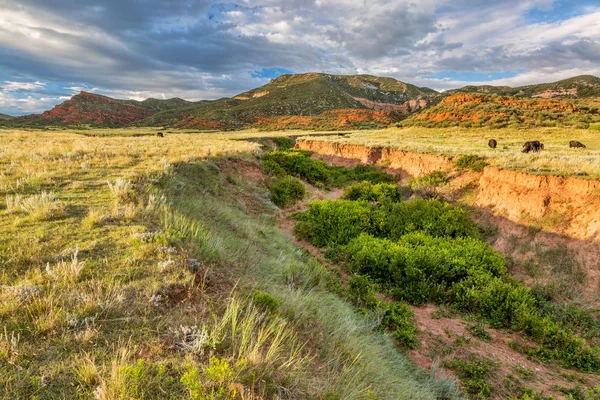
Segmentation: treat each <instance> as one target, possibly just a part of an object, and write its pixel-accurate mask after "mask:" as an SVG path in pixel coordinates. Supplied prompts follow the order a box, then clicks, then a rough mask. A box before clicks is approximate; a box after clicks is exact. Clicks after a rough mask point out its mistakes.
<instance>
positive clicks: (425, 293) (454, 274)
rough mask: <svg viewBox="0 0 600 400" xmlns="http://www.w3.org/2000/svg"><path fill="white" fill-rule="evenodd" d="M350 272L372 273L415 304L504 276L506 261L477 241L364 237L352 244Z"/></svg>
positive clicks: (418, 236)
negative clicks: (475, 279) (484, 277)
mask: <svg viewBox="0 0 600 400" xmlns="http://www.w3.org/2000/svg"><path fill="white" fill-rule="evenodd" d="M347 253H348V259H349V261H348V268H349V270H350V271H351V272H356V273H361V274H367V275H369V276H370V277H372V278H373V279H374V280H375V281H376V282H379V283H381V284H382V285H386V286H387V287H389V288H391V289H393V291H394V293H395V297H397V298H398V299H399V300H405V301H408V302H409V303H412V304H422V303H424V302H426V301H427V300H433V301H438V302H439V301H443V300H444V299H445V298H446V297H447V296H449V294H450V292H451V291H452V288H453V285H454V284H455V283H458V282H461V281H462V280H465V279H467V278H469V277H470V276H472V275H480V274H483V273H485V274H489V275H500V274H502V273H504V271H505V267H504V260H503V259H502V257H501V256H500V254H499V253H497V252H496V251H495V250H493V249H492V248H490V247H489V246H488V245H487V244H485V243H483V242H481V241H479V240H476V239H472V238H461V239H449V238H433V237H431V236H427V235H425V234H423V233H413V234H410V235H406V236H405V237H403V238H401V240H400V241H399V242H392V241H390V240H387V239H378V238H374V237H372V236H370V235H366V234H363V235H360V236H359V237H357V238H356V239H354V240H353V241H351V242H350V243H349V244H348V246H347Z"/></svg>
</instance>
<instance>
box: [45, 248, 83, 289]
mask: <svg viewBox="0 0 600 400" xmlns="http://www.w3.org/2000/svg"><path fill="white" fill-rule="evenodd" d="M78 255H79V248H77V249H76V250H75V253H74V254H73V255H72V256H71V261H70V262H66V261H62V260H61V261H59V262H57V263H56V264H55V265H54V267H51V266H50V263H48V264H46V273H47V274H48V276H50V277H51V278H52V279H54V280H56V281H62V282H71V283H73V282H75V281H77V280H78V279H79V276H80V275H81V271H82V270H83V268H84V267H85V261H79V259H78Z"/></svg>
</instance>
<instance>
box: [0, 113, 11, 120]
mask: <svg viewBox="0 0 600 400" xmlns="http://www.w3.org/2000/svg"><path fill="white" fill-rule="evenodd" d="M12 118H14V117H13V116H12V115H8V114H2V113H0V119H2V120H4V119H12Z"/></svg>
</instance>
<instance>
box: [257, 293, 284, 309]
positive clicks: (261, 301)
mask: <svg viewBox="0 0 600 400" xmlns="http://www.w3.org/2000/svg"><path fill="white" fill-rule="evenodd" d="M251 299H252V303H253V304H254V305H256V306H257V307H260V308H261V309H263V310H265V311H269V312H275V311H277V308H278V307H279V305H280V304H281V301H279V300H277V299H276V298H275V297H273V296H271V295H270V294H269V293H267V292H263V291H262V290H257V289H254V290H253V291H252V295H251Z"/></svg>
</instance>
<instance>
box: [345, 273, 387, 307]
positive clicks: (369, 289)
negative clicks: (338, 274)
mask: <svg viewBox="0 0 600 400" xmlns="http://www.w3.org/2000/svg"><path fill="white" fill-rule="evenodd" d="M348 289H349V293H350V296H351V298H352V301H353V302H354V303H355V304H356V305H357V306H359V307H365V308H375V307H377V306H378V304H379V300H378V299H377V290H376V285H375V284H374V283H373V282H372V281H371V279H370V278H369V277H368V276H366V275H359V274H353V275H352V276H351V277H350V281H349V282H348Z"/></svg>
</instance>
